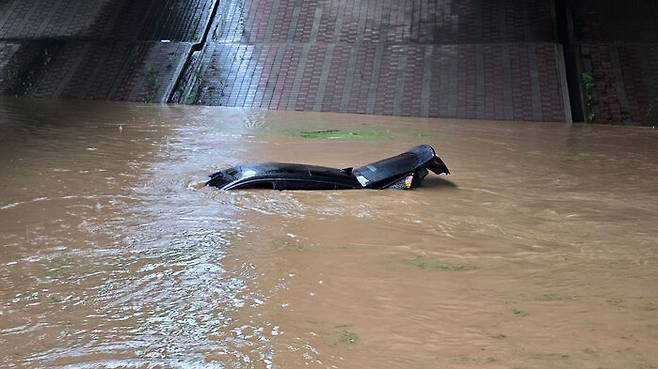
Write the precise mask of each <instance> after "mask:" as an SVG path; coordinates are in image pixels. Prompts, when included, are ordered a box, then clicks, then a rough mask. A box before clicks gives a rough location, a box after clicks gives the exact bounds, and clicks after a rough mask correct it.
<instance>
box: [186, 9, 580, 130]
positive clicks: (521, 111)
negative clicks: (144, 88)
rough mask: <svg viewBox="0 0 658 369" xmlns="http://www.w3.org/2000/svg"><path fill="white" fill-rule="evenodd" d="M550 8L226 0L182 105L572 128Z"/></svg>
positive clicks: (189, 83)
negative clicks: (546, 123) (525, 122)
mask: <svg viewBox="0 0 658 369" xmlns="http://www.w3.org/2000/svg"><path fill="white" fill-rule="evenodd" d="M551 4H552V3H551V1H548V0H533V1H527V2H518V1H511V0H471V1H456V0H442V1H429V0H408V1H402V2H401V1H398V0H377V1H375V0H357V1H347V0H304V1H302V0H225V1H223V2H221V3H220V9H219V12H218V16H217V17H216V19H215V20H214V24H213V29H212V38H211V39H210V40H209V42H208V44H207V45H206V47H205V48H204V50H203V51H202V53H201V55H200V56H199V57H198V60H197V63H196V64H195V65H194V66H193V68H194V70H195V73H192V74H190V75H189V78H188V85H187V86H186V87H184V88H186V90H185V91H186V92H185V93H184V94H183V96H180V97H179V99H180V101H187V102H192V101H193V102H195V103H198V104H208V105H226V106H241V107H242V106H247V107H251V106H256V107H262V108H268V109H285V110H315V111H338V112H353V113H368V114H385V115H412V116H430V117H459V118H484V119H513V120H538V121H565V120H568V119H569V117H568V114H567V112H568V109H569V108H568V100H567V96H566V95H567V93H566V90H565V89H564V88H563V85H562V83H561V82H562V80H561V71H560V60H561V59H560V57H561V54H560V50H559V49H558V48H557V45H556V44H555V40H554V38H553V37H554V32H553V30H554V26H553V18H552V15H551V14H552V13H551V9H552V8H551V6H552V5H551ZM190 85H192V86H190Z"/></svg>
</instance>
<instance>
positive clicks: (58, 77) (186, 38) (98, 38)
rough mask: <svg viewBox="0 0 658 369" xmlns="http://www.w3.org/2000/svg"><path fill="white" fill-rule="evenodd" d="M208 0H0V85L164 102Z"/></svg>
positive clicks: (9, 89)
mask: <svg viewBox="0 0 658 369" xmlns="http://www.w3.org/2000/svg"><path fill="white" fill-rule="evenodd" d="M213 4H214V1H213V0H150V1H132V0H99V1H87V0H9V1H0V74H1V75H3V76H4V77H5V78H3V79H2V82H0V91H2V92H3V93H11V94H17V95H29V96H34V97H44V98H57V97H64V98H77V99H109V100H131V101H147V102H150V101H153V102H155V101H166V100H167V98H168V97H169V95H170V93H171V90H172V89H173V87H174V83H175V81H176V80H177V78H178V75H179V73H180V70H181V69H182V67H183V65H184V63H185V61H186V60H187V57H188V55H189V51H190V49H191V47H192V43H193V42H197V41H199V40H200V39H201V36H202V34H203V32H204V30H205V28H206V25H207V23H208V21H209V20H210V15H211V10H212V7H213ZM3 40H4V41H3ZM162 40H167V42H161V41H162ZM28 51H29V52H28Z"/></svg>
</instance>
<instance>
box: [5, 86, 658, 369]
mask: <svg viewBox="0 0 658 369" xmlns="http://www.w3.org/2000/svg"><path fill="white" fill-rule="evenodd" d="M322 130H338V132H337V133H335V135H333V134H325V133H321V134H315V133H313V132H315V131H322ZM308 132H311V133H308ZM332 135H333V136H332ZM0 140H1V141H0V142H1V145H0V183H2V188H1V189H0V219H1V222H0V247H1V252H0V367H3V368H18V367H39V368H53V367H61V368H159V367H162V368H196V367H199V368H206V367H207V368H655V367H657V366H658V349H657V348H658V265H657V263H658V241H657V235H658V183H657V181H656V179H657V178H658V165H657V164H656V159H658V133H657V132H656V131H655V130H651V129H642V128H620V127H602V126H596V127H592V126H579V125H574V126H569V125H564V124H532V123H502V122H470V121H455V120H438V119H431V120H428V119H410V118H390V117H388V118H383V117H373V116H359V115H340V114H317V113H282V112H264V111H254V110H240V109H224V108H204V107H183V106H180V107H179V106H158V105H153V106H149V105H132V104H119V103H88V102H85V103H83V102H66V103H64V102H36V101H27V100H11V99H5V100H2V101H1V102H0ZM418 143H429V144H432V145H434V146H435V147H436V148H437V149H438V151H439V154H440V156H441V157H442V158H443V159H444V160H445V162H446V163H447V164H448V166H449V167H450V169H451V171H452V172H453V175H451V176H448V177H445V176H443V177H436V176H433V177H429V178H428V179H427V180H426V182H425V186H424V187H422V188H419V189H417V190H414V191H323V192H278V191H264V190H263V191H244V192H231V193H228V192H220V191H217V190H214V189H210V188H198V187H197V186H195V184H196V183H197V182H198V181H199V180H201V179H203V177H204V176H205V175H207V174H209V173H211V172H213V171H215V170H218V169H221V168H223V167H226V166H229V165H232V164H237V163H240V162H242V161H294V162H307V163H313V164H322V165H329V166H336V167H346V166H352V165H356V164H362V163H366V162H369V161H373V160H377V159H380V158H383V157H386V156H390V155H394V154H397V153H399V152H401V151H404V150H405V149H407V148H409V147H411V146H413V145H415V144H418Z"/></svg>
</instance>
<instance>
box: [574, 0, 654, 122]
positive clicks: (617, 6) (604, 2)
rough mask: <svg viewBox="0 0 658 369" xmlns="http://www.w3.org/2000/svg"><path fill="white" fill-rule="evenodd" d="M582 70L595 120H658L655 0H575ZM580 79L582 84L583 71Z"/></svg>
mask: <svg viewBox="0 0 658 369" xmlns="http://www.w3.org/2000/svg"><path fill="white" fill-rule="evenodd" d="M571 5H572V11H573V14H574V19H575V24H574V26H575V43H576V46H577V48H576V50H577V53H578V54H579V55H578V57H579V59H580V60H581V61H582V62H581V64H582V66H581V72H582V73H584V74H585V75H588V76H591V78H592V82H593V87H592V89H591V91H585V89H584V87H582V89H583V94H584V95H589V96H590V97H591V100H592V105H591V109H590V110H591V113H592V115H593V119H592V121H593V122H594V123H615V124H619V123H622V124H633V125H637V124H642V125H650V126H655V125H656V123H658V87H657V86H658V22H656V19H658V2H655V1H631V2H630V3H625V2H619V1H614V0H576V1H574V2H573V3H572V4H571ZM579 77H581V81H580V84H581V86H584V84H583V81H582V76H579Z"/></svg>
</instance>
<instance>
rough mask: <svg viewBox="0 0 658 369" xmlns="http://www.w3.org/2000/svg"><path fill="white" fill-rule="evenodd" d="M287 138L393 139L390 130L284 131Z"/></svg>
mask: <svg viewBox="0 0 658 369" xmlns="http://www.w3.org/2000/svg"><path fill="white" fill-rule="evenodd" d="M282 133H283V134H284V135H286V136H290V137H300V138H303V139H306V140H338V141H377V140H386V139H391V138H393V134H392V132H391V131H389V130H374V129H372V130H342V129H323V130H317V131H307V130H294V129H291V130H284V131H283V132H282Z"/></svg>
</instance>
